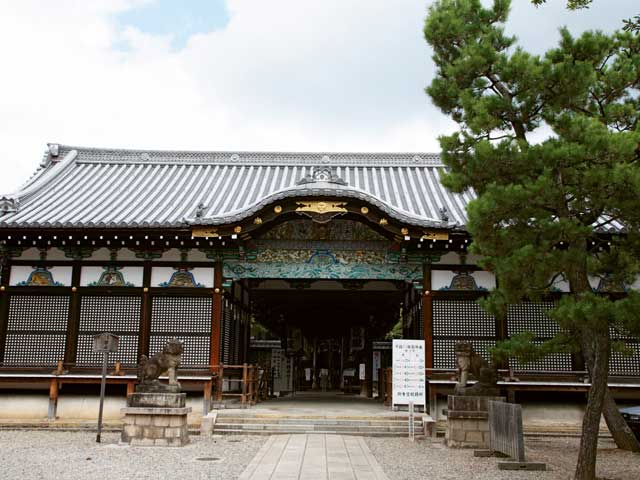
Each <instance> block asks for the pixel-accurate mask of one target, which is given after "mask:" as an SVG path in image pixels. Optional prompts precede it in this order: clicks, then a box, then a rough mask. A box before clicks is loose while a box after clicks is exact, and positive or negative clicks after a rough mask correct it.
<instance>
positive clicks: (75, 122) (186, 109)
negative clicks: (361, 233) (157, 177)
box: [0, 0, 640, 194]
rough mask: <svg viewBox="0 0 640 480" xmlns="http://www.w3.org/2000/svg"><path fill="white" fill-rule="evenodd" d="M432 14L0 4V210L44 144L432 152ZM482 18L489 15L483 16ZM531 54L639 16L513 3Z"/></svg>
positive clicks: (197, 1) (388, 5) (627, 4)
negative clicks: (1, 199)
mask: <svg viewBox="0 0 640 480" xmlns="http://www.w3.org/2000/svg"><path fill="white" fill-rule="evenodd" d="M431 3H432V1H428V0H269V1H265V0H182V1H178V0H90V1H87V0H55V1H53V0H20V1H16V0H0V61H1V62H2V63H1V64H0V65H1V68H0V112H1V115H0V169H1V170H0V172H2V174H0V194H2V193H11V192H13V191H15V190H17V189H18V188H19V187H20V185H21V184H23V183H24V182H25V181H26V180H27V179H28V177H29V176H30V175H31V174H32V173H33V172H34V171H35V170H36V168H37V166H38V164H39V162H40V160H41V158H42V154H43V152H44V150H45V148H46V144H47V143H61V144H67V145H78V146H91V147H112V148H139V149H154V150H155V149H172V150H230V151H241V150H268V151H274V150H275V151H325V152H334V151H363V152H372V151H378V152H393V151H398V152H437V151H439V146H438V140H437V139H438V136H439V135H442V134H445V133H449V132H452V131H454V130H455V124H453V123H452V122H451V121H450V120H449V119H448V118H447V117H446V116H444V115H443V114H441V113H440V112H439V111H438V110H437V109H436V108H435V107H434V106H433V105H432V104H431V102H430V100H429V98H428V97H427V95H426V94H425V93H424V88H425V87H426V86H427V85H428V84H429V83H430V81H431V79H432V78H433V76H434V66H433V64H432V62H431V59H430V57H431V52H430V49H429V47H428V45H427V44H426V42H425V41H424V38H423V35H422V28H423V23H424V19H425V16H426V13H427V8H428V5H430V4H431ZM485 3H487V2H485ZM512 3H513V7H514V8H513V13H512V15H511V18H510V20H509V23H508V24H507V29H508V31H509V32H511V33H513V34H516V35H517V36H518V38H519V39H520V45H522V46H523V47H524V48H525V49H527V50H529V51H532V52H536V53H541V52H543V51H544V50H546V49H547V48H550V47H553V46H554V45H555V44H556V43H557V40H558V37H559V35H558V28H559V27H560V26H562V25H566V26H568V27H569V28H570V30H571V31H573V32H575V33H579V32H581V31H584V30H586V29H594V28H598V29H602V30H605V31H610V30H613V29H615V28H619V27H620V25H621V19H622V18H628V17H631V16H633V15H634V14H637V13H640V12H639V10H640V8H638V7H637V0H595V1H594V4H593V6H592V7H591V9H589V10H584V11H579V12H567V11H566V10H565V9H564V4H565V1H564V0H548V4H547V5H545V6H543V7H540V8H535V7H533V6H531V5H530V2H529V1H528V0H513V2H512Z"/></svg>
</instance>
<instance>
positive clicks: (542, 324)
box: [507, 302, 572, 371]
mask: <svg viewBox="0 0 640 480" xmlns="http://www.w3.org/2000/svg"><path fill="white" fill-rule="evenodd" d="M553 306H554V303H553V302H539V303H533V302H523V303H520V304H517V305H509V311H508V314H507V333H508V335H509V336H512V335H515V334H518V333H522V332H531V333H533V334H535V335H536V340H535V341H536V343H541V342H543V341H544V340H547V339H550V338H552V337H553V336H555V335H556V334H557V333H558V332H559V331H560V327H559V326H558V324H557V323H556V322H554V321H553V320H551V319H550V318H549V317H548V316H547V315H546V314H545V312H546V311H548V310H550V309H551V308H553ZM509 365H510V366H511V368H514V369H517V370H528V371H549V370H553V371H571V370H572V364H571V355H570V354H568V353H553V354H550V355H547V356H545V357H544V358H541V359H540V360H536V361H535V362H530V363H526V364H525V363H521V362H519V361H518V360H516V359H511V360H509Z"/></svg>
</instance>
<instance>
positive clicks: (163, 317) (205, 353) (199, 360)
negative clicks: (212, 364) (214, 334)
mask: <svg viewBox="0 0 640 480" xmlns="http://www.w3.org/2000/svg"><path fill="white" fill-rule="evenodd" d="M173 337H175V338H177V339H178V340H180V341H182V342H183V343H184V352H183V353H182V366H184V367H196V366H198V367H204V366H206V365H209V347H210V337H211V298H209V297H154V298H153V299H152V303H151V339H150V348H149V352H150V354H151V355H153V354H155V353H156V352H158V351H160V350H161V349H162V347H164V345H165V344H166V343H167V341H168V340H169V339H171V338H173Z"/></svg>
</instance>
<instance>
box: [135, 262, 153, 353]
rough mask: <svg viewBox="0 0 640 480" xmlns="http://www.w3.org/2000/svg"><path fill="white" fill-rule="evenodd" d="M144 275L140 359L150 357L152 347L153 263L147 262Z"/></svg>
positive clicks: (139, 339)
mask: <svg viewBox="0 0 640 480" xmlns="http://www.w3.org/2000/svg"><path fill="white" fill-rule="evenodd" d="M143 268H144V269H143V274H142V286H143V289H142V305H141V308H140V335H139V336H138V359H140V356H141V355H147V356H148V355H149V348H150V346H151V302H152V300H151V295H150V294H149V287H150V285H151V262H149V261H145V262H144V267H143Z"/></svg>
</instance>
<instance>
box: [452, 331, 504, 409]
mask: <svg viewBox="0 0 640 480" xmlns="http://www.w3.org/2000/svg"><path fill="white" fill-rule="evenodd" d="M455 354H456V363H457V365H458V383H456V386H455V390H454V392H455V394H456V395H488V396H494V395H497V389H496V382H497V373H496V370H495V368H492V367H490V366H489V364H488V363H487V361H486V360H485V359H484V358H482V357H481V356H480V355H478V354H477V353H476V351H475V350H474V349H473V345H471V343H469V342H459V343H458V344H456V347H455ZM469 374H471V375H473V376H474V377H475V378H476V379H477V380H478V382H477V383H476V384H475V385H473V386H472V387H468V386H467V384H468V382H469Z"/></svg>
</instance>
